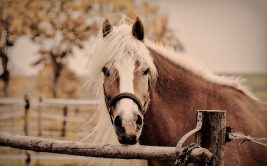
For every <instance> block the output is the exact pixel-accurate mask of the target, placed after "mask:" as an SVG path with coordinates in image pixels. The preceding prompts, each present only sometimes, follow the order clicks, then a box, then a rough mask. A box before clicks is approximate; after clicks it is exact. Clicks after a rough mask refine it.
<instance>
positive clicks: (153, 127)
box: [140, 49, 267, 166]
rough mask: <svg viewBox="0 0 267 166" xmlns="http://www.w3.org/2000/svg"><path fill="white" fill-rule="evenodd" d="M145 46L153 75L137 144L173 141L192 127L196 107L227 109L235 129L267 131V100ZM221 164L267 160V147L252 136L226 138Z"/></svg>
mask: <svg viewBox="0 0 267 166" xmlns="http://www.w3.org/2000/svg"><path fill="white" fill-rule="evenodd" d="M150 51H151V54H152V57H153V59H154V63H155V65H156V67H157V70H158V79H157V81H155V82H154V83H152V90H151V104H150V107H149V109H148V110H147V112H146V114H145V120H144V123H145V124H144V128H143V132H142V135H141V138H140V141H141V144H145V145H155V146H176V144H177V142H178V141H179V139H180V138H181V137H182V136H183V135H184V134H185V133H187V132H188V131H189V130H191V129H193V128H194V127H195V111H196V110H208V109H218V110H225V111H227V114H226V116H227V125H228V126H231V127H233V128H234V131H240V132H242V133H244V134H246V135H251V136H255V137H267V105H265V104H262V103H259V102H257V101H255V100H253V99H252V98H250V97H248V96H247V95H245V94H244V93H243V92H242V91H240V90H238V89H235V88H233V87H230V86H227V85H219V84H215V83H212V82H209V81H207V80H205V79H203V78H201V77H200V76H197V75H194V74H192V72H190V71H188V70H185V69H184V68H182V67H181V66H179V65H177V64H175V63H173V62H171V61H170V60H168V59H166V58H164V57H163V56H161V55H159V54H158V53H156V52H155V51H153V50H151V49H150ZM190 141H191V142H192V141H193V140H190ZM187 143H189V142H187ZM149 164H150V165H168V164H169V165H173V162H169V163H167V162H158V161H149ZM225 165H226V166H228V165H229V166H234V165H236V166H240V165H251V166H252V165H254V166H260V165H267V149H266V148H264V147H262V146H260V145H257V144H254V143H252V142H245V143H244V144H242V145H241V146H239V145H238V142H237V141H232V142H230V143H227V144H226V148H225Z"/></svg>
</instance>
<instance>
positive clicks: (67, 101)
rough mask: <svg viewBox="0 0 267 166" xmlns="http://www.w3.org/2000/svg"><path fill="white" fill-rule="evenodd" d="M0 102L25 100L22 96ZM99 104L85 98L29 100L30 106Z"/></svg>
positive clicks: (6, 103)
mask: <svg viewBox="0 0 267 166" xmlns="http://www.w3.org/2000/svg"><path fill="white" fill-rule="evenodd" d="M0 104H3V105H24V104H25V102H24V100H23V98H21V99H19V98H1V99H0ZM97 104H99V101H98V100H87V99H59V98H57V99H52V98H51V99H49V98H44V99H43V100H42V102H39V100H38V99H33V100H31V105H32V106H39V105H41V106H59V105H65V106H77V105H79V106H82V105H84V106H86V105H97Z"/></svg>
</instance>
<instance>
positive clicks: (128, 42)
mask: <svg viewBox="0 0 267 166" xmlns="http://www.w3.org/2000/svg"><path fill="white" fill-rule="evenodd" d="M90 55H91V56H90V62H91V64H90V65H89V69H88V70H89V81H88V83H89V85H90V86H91V87H92V88H93V89H94V90H95V94H96V98H97V99H102V105H100V108H99V109H100V110H99V112H98V113H99V115H98V122H97V125H96V128H95V130H94V132H92V133H90V137H92V139H93V140H92V141H93V142H95V143H118V142H119V143H121V144H136V143H140V144H143V145H154V146H176V144H177V142H178V141H179V139H180V138H181V137H182V136H183V135H184V134H185V133H187V132H188V131H189V130H191V129H193V128H194V125H195V111H196V110H209V109H219V110H226V111H227V125H230V126H231V127H233V128H234V129H235V130H237V131H240V132H243V133H244V134H246V135H251V136H257V137H267V106H266V105H265V104H263V103H261V102H259V101H258V100H257V99H256V98H255V97H254V96H253V95H252V94H251V93H250V92H249V91H248V90H247V89H246V88H245V87H244V86H242V85H241V84H240V83H239V81H238V80H236V79H233V78H226V77H221V76H217V75H214V74H212V73H211V72H209V71H207V70H205V69H204V68H203V67H200V65H199V64H196V63H193V62H192V60H190V59H189V58H188V57H186V56H183V55H178V54H177V53H175V52H174V51H172V50H170V49H168V48H166V47H163V46H160V45H157V44H155V43H152V42H149V41H148V40H144V29H143V25H142V23H141V21H140V20H139V19H138V18H137V19H136V21H135V22H134V24H133V26H132V27H131V26H129V25H128V24H126V23H122V24H120V25H119V26H113V25H111V24H110V22H109V21H108V20H107V19H106V20H105V22H104V24H103V29H102V32H101V33H100V35H99V37H98V40H97V42H96V44H95V46H94V47H93V48H92V50H91V54H90ZM101 72H102V73H103V74H102V75H101ZM104 99H105V100H104ZM104 106H105V107H104ZM112 126H113V127H112ZM102 164H103V163H102ZM113 164H116V163H114V162H113ZM117 164H118V163H117ZM120 164H122V163H120ZM125 164H126V163H124V165H125ZM148 164H149V165H173V162H160V161H148ZM225 165H231V166H232V165H258V166H259V165H267V150H266V149H264V148H263V147H262V146H259V145H257V144H253V143H251V142H246V143H244V144H242V145H241V146H239V145H238V143H237V142H230V143H227V145H226V148H225Z"/></svg>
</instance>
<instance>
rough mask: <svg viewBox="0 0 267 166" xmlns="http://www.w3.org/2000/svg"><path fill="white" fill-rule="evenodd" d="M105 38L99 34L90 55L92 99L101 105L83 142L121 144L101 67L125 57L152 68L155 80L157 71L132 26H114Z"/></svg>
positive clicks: (141, 162)
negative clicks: (114, 124) (105, 90)
mask: <svg viewBox="0 0 267 166" xmlns="http://www.w3.org/2000/svg"><path fill="white" fill-rule="evenodd" d="M102 36H103V34H102V32H100V33H99V35H98V37H97V40H96V43H95V45H94V47H93V48H92V49H91V50H90V52H89V62H88V63H89V64H88V68H87V70H88V72H89V73H88V78H87V82H86V84H87V85H88V87H89V88H90V92H91V93H92V95H93V97H94V98H95V99H96V100H99V101H100V103H101V104H100V105H98V106H96V109H97V113H96V114H97V115H96V118H95V120H96V122H95V123H96V125H95V127H94V129H91V130H90V132H89V135H88V136H86V138H84V139H83V140H88V141H90V143H95V144H119V142H118V139H117V135H116V133H115V131H114V127H113V125H112V123H111V120H110V117H109V114H108V111H107V109H106V105H105V101H104V92H103V83H104V76H103V74H102V68H103V67H104V66H106V65H108V66H109V67H113V65H114V62H116V61H117V62H118V61H119V60H120V59H122V58H127V60H129V61H136V60H138V61H139V62H140V67H142V64H144V63H146V65H148V66H149V68H150V71H151V73H152V77H156V68H155V66H154V63H153V60H152V57H151V56H150V54H149V51H148V49H147V48H146V46H145V45H144V44H143V43H142V42H141V41H139V40H137V39H136V38H135V37H134V36H133V35H132V31H131V27H130V26H129V25H128V24H126V23H121V24H120V25H118V26H116V27H115V26H114V27H113V28H112V31H111V32H110V33H109V34H108V35H107V36H105V37H104V38H103V37H102ZM137 146H138V145H137ZM99 161H100V162H99ZM146 163H147V162H146V161H144V160H114V159H99V160H92V163H90V164H91V165H111V164H112V165H146Z"/></svg>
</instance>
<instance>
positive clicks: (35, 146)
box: [0, 132, 212, 161]
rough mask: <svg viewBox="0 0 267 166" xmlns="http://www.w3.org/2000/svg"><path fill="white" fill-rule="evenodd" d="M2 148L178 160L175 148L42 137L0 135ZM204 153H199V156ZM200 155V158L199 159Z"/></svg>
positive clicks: (193, 157)
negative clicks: (94, 143) (95, 143)
mask: <svg viewBox="0 0 267 166" xmlns="http://www.w3.org/2000/svg"><path fill="white" fill-rule="evenodd" d="M0 146H8V147H13V148H17V149H24V150H31V151H35V152H49V153H60V154H69V155H79V156H90V157H102V158H121V159H147V160H173V161H174V160H175V159H176V154H177V153H176V148H175V147H157V146H144V145H109V144H106V145H92V144H86V143H82V142H73V141H63V140H54V139H45V138H40V137H30V136H20V135H14V134H8V133H2V132H0ZM200 151H201V152H204V153H201V154H200V153H199V152H200ZM192 154H197V155H196V156H191V160H192V161H196V160H199V158H200V157H201V156H203V155H204V157H211V156H212V154H211V152H210V151H208V150H206V149H204V148H196V149H194V150H193V151H192ZM200 155H201V156H200Z"/></svg>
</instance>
